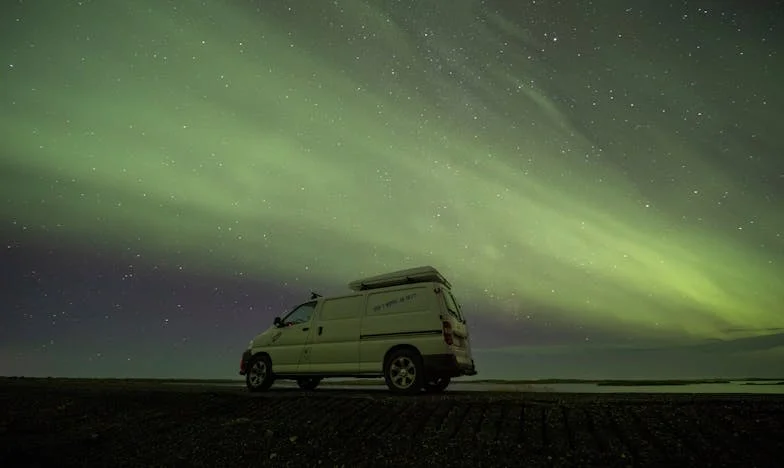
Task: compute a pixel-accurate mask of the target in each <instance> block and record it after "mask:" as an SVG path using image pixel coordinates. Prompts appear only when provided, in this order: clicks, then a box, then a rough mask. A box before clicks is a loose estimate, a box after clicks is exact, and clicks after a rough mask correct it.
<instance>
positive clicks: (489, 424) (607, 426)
mask: <svg viewBox="0 0 784 468" xmlns="http://www.w3.org/2000/svg"><path fill="white" fill-rule="evenodd" d="M783 457H784V397H782V396H767V395H748V396H738V395H713V396H710V395H694V396H687V395H672V394H666V395H643V394H632V395H613V394H595V395H594V394H592V395H579V394H555V393H523V394H521V393H516V394H507V393H489V392H488V393H480V392H447V393H446V394H444V395H440V396H434V395H424V394H423V395H422V396H418V397H396V396H391V395H390V394H388V393H387V392H385V391H368V390H362V389H357V390H355V391H353V390H336V389H332V390H330V389H329V388H325V389H320V390H317V391H315V392H310V393H305V392H301V391H299V390H277V391H276V390H275V389H274V387H273V390H272V391H270V392H269V393H266V394H261V395H249V394H247V393H245V391H244V390H240V389H237V388H228V387H218V386H204V387H201V386H195V385H194V386H179V385H164V384H156V383H150V382H146V383H138V382H137V383H134V382H122V381H121V382H115V383H101V382H92V383H90V382H61V381H58V380H51V381H46V380H33V379H0V466H3V467H14V466H102V467H103V466H111V467H119V466H144V467H152V466H183V467H185V466H211V467H213V466H214V467H223V466H232V467H238V466H274V467H285V466H291V467H306V466H324V467H333V466H345V467H350V468H354V467H359V466H390V467H401V468H402V467H414V466H428V467H438V466H445V467H447V466H455V467H459V466H466V467H468V466H471V467H481V466H484V467H513V466H525V467H536V466H579V467H585V466H602V467H614V466H667V467H669V466H699V467H708V466H742V467H744V468H750V467H754V466H756V467H781V466H784V465H782V458H783Z"/></svg>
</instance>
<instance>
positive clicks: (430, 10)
mask: <svg viewBox="0 0 784 468" xmlns="http://www.w3.org/2000/svg"><path fill="white" fill-rule="evenodd" d="M181 3H182V5H181V6H179V7H177V8H172V6H171V5H172V4H169V3H164V2H157V1H150V0H146V1H139V2H96V3H85V4H84V5H82V6H77V4H76V3H72V2H69V3H68V5H65V4H63V5H58V6H47V7H46V9H45V10H44V9H43V8H42V7H40V6H39V7H35V6H33V5H31V4H23V5H17V6H15V7H13V9H12V8H6V7H4V9H6V10H13V11H10V12H9V13H8V14H3V19H2V20H1V21H2V28H3V30H4V31H5V33H4V39H3V40H4V43H5V44H6V46H5V47H4V50H3V51H2V52H0V55H2V57H3V62H2V64H3V67H4V69H3V72H2V81H3V88H4V97H3V102H4V105H3V111H2V114H0V119H2V125H0V132H1V133H0V139H1V141H2V142H3V143H2V154H0V157H2V160H0V167H1V168H2V172H1V173H0V181H2V185H1V186H0V196H2V199H3V200H4V201H5V202H4V203H3V204H2V208H0V210H2V211H1V213H2V216H3V217H4V218H5V219H10V220H12V221H13V222H14V223H15V225H16V226H25V229H26V230H28V231H29V232H31V233H33V234H34V235H38V236H40V237H41V238H44V239H45V238H47V237H49V236H58V237H66V238H69V239H71V242H72V243H73V245H74V248H89V246H90V244H91V243H98V242H106V243H109V244H110V245H111V246H113V247H114V248H115V249H116V250H117V251H118V252H119V251H122V250H128V251H139V252H144V254H143V255H142V256H141V257H142V258H140V259H139V262H142V263H143V262H150V263H158V262H163V261H169V262H171V263H173V264H176V265H180V266H182V267H183V268H185V269H187V270H190V271H196V272H211V273H215V272H219V273H220V274H226V275H231V274H237V273H238V272H243V274H244V275H248V276H251V277H259V278H280V280H281V281H292V280H293V279H294V278H299V280H300V281H303V282H308V283H324V284H343V283H345V282H348V281H349V280H353V279H356V278H357V277H359V276H362V275H365V274H376V273H379V272H382V271H384V270H386V269H390V268H392V269H397V268H404V267H408V266H415V265H421V264H432V265H435V266H437V267H438V268H440V269H442V270H444V272H445V273H446V274H447V276H448V277H450V278H451V279H452V281H453V283H454V284H455V285H456V286H457V287H458V288H459V289H460V294H461V295H462V296H463V297H464V298H466V299H469V300H477V301H478V300H489V301H490V302H491V303H493V304H495V305H496V306H497V307H496V308H495V309H494V311H493V312H486V313H500V314H506V315H509V316H514V315H522V316H524V315H526V314H530V313H531V307H532V306H531V304H536V307H543V308H547V310H552V311H553V312H551V313H553V314H561V317H560V318H561V319H563V318H570V317H571V318H573V319H574V320H576V321H579V322H580V323H586V324H591V325H592V326H606V327H610V328H621V329H625V328H627V327H628V329H629V330H632V329H636V330H639V329H640V326H642V327H645V328H643V329H644V330H651V333H654V331H653V330H656V333H666V334H670V335H672V336H691V337H698V338H721V337H725V336H728V335H729V334H730V332H729V331H728V330H730V329H739V328H740V329H752V330H763V329H769V328H775V327H782V326H784V318H783V316H782V314H781V304H784V282H783V281H782V266H781V265H782V261H783V260H784V254H783V253H782V252H784V249H783V248H782V247H783V246H784V238H782V233H784V216H782V215H781V214H782V212H784V206H783V204H782V202H781V198H780V196H779V195H776V193H774V191H773V190H774V189H773V188H772V187H773V185H771V184H768V183H755V182H754V181H755V180H756V179H755V177H758V176H759V174H763V173H765V172H769V171H770V169H766V168H764V167H762V166H761V165H760V164H761V163H757V162H756V160H754V159H753V157H756V158H758V159H764V158H769V157H772V156H771V154H781V149H782V146H781V143H780V141H781V138H780V134H781V132H780V130H781V126H780V124H778V127H777V126H776V125H777V124H775V122H776V121H780V120H781V119H780V117H779V116H780V110H779V109H781V108H782V106H784V97H783V96H784V95H783V94H782V90H781V89H780V87H779V86H778V85H776V84H775V83H776V80H775V77H777V76H782V75H784V73H782V71H784V70H782V64H781V63H780V61H778V59H775V58H771V59H769V60H767V61H765V64H766V67H767V68H765V70H767V71H766V72H764V73H763V72H760V73H759V74H757V75H755V77H752V78H749V80H751V81H752V83H749V86H752V85H753V86H754V88H755V90H754V91H751V90H749V89H746V88H742V89H740V88H733V86H734V85H735V83H736V82H737V80H739V79H740V78H739V76H740V75H741V74H742V69H743V67H744V66H746V65H744V62H737V63H735V62H733V65H732V67H733V68H732V70H731V71H729V72H727V73H726V74H725V75H724V77H723V78H721V79H720V78H717V77H716V76H715V75H712V73H714V71H715V70H714V68H716V67H718V65H715V66H713V65H710V64H711V62H710V61H709V58H710V57H712V55H710V54H719V52H717V51H718V50H719V49H715V50H714V49H712V48H711V47H710V46H709V45H706V47H705V49H707V50H705V51H704V52H702V53H703V54H704V57H707V58H703V62H702V63H700V64H692V65H689V63H690V62H688V59H686V58H684V57H683V55H679V56H678V57H679V58H668V57H667V56H666V55H665V50H664V46H660V45H659V44H658V43H657V41H658V39H657V38H656V36H654V35H648V36H644V35H645V34H648V33H650V32H651V30H652V28H650V27H647V28H646V27H644V26H643V25H641V24H636V23H634V18H632V19H630V20H629V21H630V23H631V24H632V26H628V27H627V28H626V29H628V30H637V31H638V34H639V38H638V39H639V40H640V41H642V40H643V39H642V38H643V36H644V37H645V38H646V39H645V40H646V41H648V44H649V45H648V46H646V47H648V48H649V49H650V50H647V54H642V53H639V52H640V47H641V46H640V45H639V44H638V43H637V42H635V41H631V40H630V41H628V42H623V41H619V42H618V43H616V44H615V45H614V46H607V47H604V48H600V49H596V48H590V47H589V46H587V45H586V46H585V47H584V48H583V49H581V47H582V46H581V43H582V42H584V41H585V38H586V37H589V36H586V34H587V32H582V33H575V34H574V35H573V36H570V35H569V34H567V31H568V29H564V32H563V33H562V35H561V36H560V37H559V40H558V41H552V40H551V39H550V37H551V36H547V37H545V36H544V35H543V33H541V31H538V30H537V27H536V26H533V25H527V26H520V25H518V24H516V23H512V22H511V21H510V20H509V19H505V18H507V16H505V15H502V14H500V13H497V12H495V11H493V10H491V9H490V8H489V7H480V4H479V2H474V1H464V2H457V3H456V6H455V7H454V8H452V9H449V11H448V12H439V11H436V9H435V7H433V6H432V5H431V6H428V7H427V8H425V7H421V10H414V11H412V12H409V14H410V15H419V16H420V17H421V18H424V19H421V20H411V21H408V22H405V21H403V20H401V19H400V18H396V16H395V13H394V12H393V11H391V10H388V9H385V8H382V7H381V6H378V5H381V4H382V2H370V4H372V5H377V6H368V5H367V4H363V3H361V2H358V1H341V2H335V3H334V4H333V3H332V2H324V4H323V5H321V6H319V7H318V8H317V7H315V6H314V7H312V8H310V9H308V8H307V7H306V6H305V5H313V2H290V4H292V5H299V6H294V7H293V8H294V11H289V10H287V9H286V8H284V7H280V6H279V7H276V8H275V10H274V11H273V10H272V9H271V8H268V7H265V9H262V10H256V9H255V8H251V7H250V5H252V4H253V3H252V2H229V3H227V4H221V5H220V6H219V2H214V3H208V4H207V5H208V6H202V5H200V4H199V3H198V2H181ZM270 3H276V2H270ZM420 3H424V4H428V2H420ZM260 4H265V3H264V2H262V3H260ZM164 5H166V6H164ZM228 5H233V6H228ZM281 5H282V3H281ZM336 5H339V6H336ZM457 5H459V6H457ZM622 11H623V9H619V12H622ZM447 13H448V15H447ZM573 14H575V15H576V13H573ZM477 16H480V17H481V18H482V21H478V20H477V19H476V18H477ZM428 17H429V18H439V17H440V19H439V21H435V20H430V21H428V20H427V18H428ZM58 18H68V19H69V20H68V21H58ZM17 19H19V20H18V21H17ZM575 21H578V20H577V19H576V20H575ZM587 22H588V19H580V20H579V24H578V26H579V25H582V24H584V23H587ZM542 27H544V26H542ZM576 29H577V30H578V31H584V29H582V30H581V29H579V27H576ZM626 29H625V30H626ZM625 30H624V31H625ZM581 34H582V35H581ZM596 34H599V33H596ZM607 34H608V37H612V35H611V34H610V32H607ZM363 37H365V38H364V39H363ZM468 38H472V39H471V40H469V39H468ZM742 40H743V38H740V39H738V41H742ZM748 41H749V42H750V41H751V39H748ZM643 42H644V41H643ZM504 43H506V44H507V45H506V46H504ZM635 44H636V45H635ZM741 45H743V44H741ZM747 45H748V44H747ZM717 47H718V46H717ZM499 49H503V50H502V51H501V52H499ZM578 52H579V53H580V55H578ZM657 54H658V55H657ZM748 55H754V57H749V58H747V60H749V61H751V60H760V61H762V60H764V51H762V50H758V51H756V52H751V51H750V52H749V54H748ZM716 56H718V55H716ZM643 57H648V58H647V59H644V58H643ZM733 60H735V59H733ZM739 60H740V59H739ZM575 62H577V63H575ZM580 63H582V65H580ZM588 63H591V64H593V65H591V66H592V67H593V69H594V70H600V71H601V70H604V69H605V66H604V65H602V64H611V65H607V67H611V68H612V71H611V72H607V73H606V74H604V75H600V74H597V73H598V72H597V73H594V74H591V73H589V72H587V71H585V70H587V67H588V65H586V64H588ZM580 67H584V68H582V70H583V72H579V71H578V70H580V69H581V68H580ZM664 70H667V71H666V72H665V71H664ZM733 70H737V71H733ZM650 76H654V78H653V79H651V78H650ZM695 76H696V78H695ZM645 77H648V78H647V79H646V78H645ZM656 77H658V78H656ZM711 77H713V78H714V79H711ZM602 79H604V81H602ZM736 79H737V80H736ZM733 80H736V81H733ZM692 81H697V82H699V86H693V84H690V82H692ZM608 89H614V93H615V94H614V98H613V99H610V97H613V92H612V91H608ZM727 89H734V91H733V92H734V93H735V94H733V99H737V100H738V101H743V100H744V99H746V98H747V97H748V96H750V95H751V94H754V95H755V96H756V98H755V100H754V101H753V102H754V103H755V104H754V105H753V106H752V105H747V107H745V108H744V110H739V108H737V107H731V106H729V105H728V104H727V103H726V101H729V100H730V99H729V98H727V97H726V95H725V96H723V100H722V99H720V98H719V97H717V96H720V95H721V93H723V92H725V91H727ZM556 96H557V97H556ZM565 96H566V97H565ZM720 97H721V96H720ZM744 102H748V100H746V101H744ZM777 119H778V120H777ZM737 122H743V123H742V124H737ZM727 129H730V131H725V130H727ZM777 131H778V133H777ZM752 134H753V136H750V135H752ZM718 135H721V137H720V138H719V137H717V136H718ZM751 140H753V141H754V142H757V143H754V144H756V146H754V145H753V144H752V143H749V141H751ZM749 148H752V149H749ZM754 148H756V149H754ZM774 150H778V151H779V152H778V153H774ZM727 153H728V154H727ZM750 157H751V158H752V159H749V158H750ZM732 158H737V159H738V160H737V161H736V162H735V163H733V164H728V163H727V160H731V159H732ZM743 167H746V168H749V167H750V168H751V169H749V170H748V171H744V170H741V169H740V168H743ZM775 176H778V174H775V175H774V177H775ZM774 182H775V181H774ZM777 183H778V184H779V185H780V184H781V182H780V179H779V182H777ZM778 190H779V192H778V193H779V194H780V193H781V192H780V188H779V189H778ZM164 259H166V260H164Z"/></svg>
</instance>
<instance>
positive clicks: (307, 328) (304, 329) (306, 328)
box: [302, 327, 310, 331]
mask: <svg viewBox="0 0 784 468" xmlns="http://www.w3.org/2000/svg"><path fill="white" fill-rule="evenodd" d="M308 330H310V328H309V327H305V328H303V329H302V331H308Z"/></svg>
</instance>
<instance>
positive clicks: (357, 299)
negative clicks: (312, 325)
mask: <svg viewBox="0 0 784 468" xmlns="http://www.w3.org/2000/svg"><path fill="white" fill-rule="evenodd" d="M364 311H365V296H353V297H340V298H335V299H327V300H325V301H324V303H323V304H322V306H321V312H319V320H320V321H325V320H348V319H355V318H359V317H362V314H363V313H364Z"/></svg>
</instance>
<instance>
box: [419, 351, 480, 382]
mask: <svg viewBox="0 0 784 468" xmlns="http://www.w3.org/2000/svg"><path fill="white" fill-rule="evenodd" d="M422 361H423V363H424V365H425V375H427V376H428V377H460V376H462V375H476V374H477V372H476V366H474V361H473V359H472V360H471V364H460V363H458V362H457V358H456V357H455V355H454V354H430V355H425V356H422Z"/></svg>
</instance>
